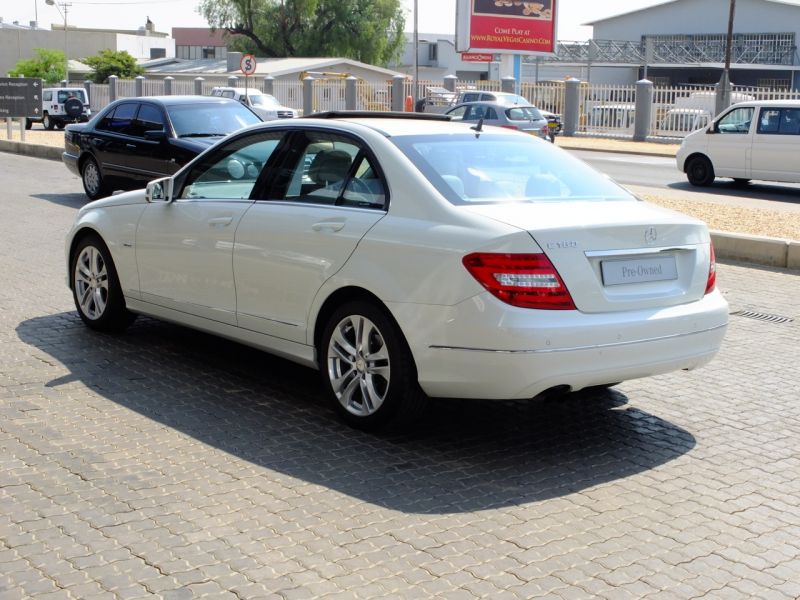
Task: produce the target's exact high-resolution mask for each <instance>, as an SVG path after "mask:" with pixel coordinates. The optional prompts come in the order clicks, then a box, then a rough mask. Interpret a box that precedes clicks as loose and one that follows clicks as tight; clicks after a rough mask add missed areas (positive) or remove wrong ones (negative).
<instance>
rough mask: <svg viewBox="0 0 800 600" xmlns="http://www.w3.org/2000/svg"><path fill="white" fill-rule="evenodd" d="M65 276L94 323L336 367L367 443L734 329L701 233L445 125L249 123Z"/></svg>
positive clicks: (100, 211)
mask: <svg viewBox="0 0 800 600" xmlns="http://www.w3.org/2000/svg"><path fill="white" fill-rule="evenodd" d="M66 262H67V264H68V280H69V286H70V287H71V289H72V292H73V295H74V300H75V304H76V307H77V309H78V313H79V315H80V318H81V319H82V320H83V321H84V323H85V324H86V325H87V326H89V327H91V328H94V329H98V330H120V329H122V328H124V327H126V326H127V325H128V324H129V323H130V322H131V320H132V318H133V316H134V315H136V314H145V315H150V316H153V317H156V318H161V319H165V320H169V321H172V322H177V323H180V324H183V325H186V326H189V327H193V328H196V329H200V330H202V331H206V332H210V333H213V334H217V335H221V336H223V337H226V338H229V339H233V340H237V341H240V342H242V343H244V344H248V345H251V346H255V347H257V348H261V349H264V350H267V351H269V352H272V353H274V354H277V355H279V356H282V357H285V358H288V359H290V360H293V361H296V362H298V363H301V364H304V365H307V366H309V367H314V368H317V369H319V371H320V374H321V376H322V380H323V385H324V389H325V391H326V394H327V396H328V397H329V398H330V401H331V404H332V405H333V406H334V407H335V409H336V410H337V411H338V412H339V414H340V415H341V416H342V417H343V418H344V419H345V420H346V421H347V422H349V423H350V424H352V425H354V426H357V427H361V428H367V429H368V428H375V427H380V426H383V425H386V424H388V423H395V424H397V423H400V422H404V421H405V422H407V421H408V420H410V419H412V418H414V417H418V416H419V415H420V414H421V411H422V410H423V408H424V407H425V405H426V402H427V399H428V398H429V397H431V396H434V397H455V398H485V399H501V398H502V399H505V398H516V399H530V398H534V397H536V396H537V395H539V394H541V393H543V392H548V393H553V392H555V391H562V392H563V391H568V390H580V389H582V388H585V387H587V386H597V385H611V384H614V382H619V381H623V380H626V379H631V378H635V377H644V376H649V375H655V374H658V373H665V372H668V371H672V370H677V369H692V368H695V367H699V366H701V365H703V364H705V363H706V362H708V361H709V360H711V358H712V357H713V356H714V355H715V354H716V353H717V351H718V349H719V347H720V344H721V342H722V339H723V334H724V332H725V329H726V325H727V319H728V308H727V304H726V302H725V300H724V299H723V297H722V295H721V294H720V293H719V291H717V290H716V289H715V277H716V275H715V263H714V253H713V249H712V247H711V244H710V238H709V233H708V229H707V228H706V226H705V224H703V223H702V222H701V221H698V220H696V219H694V218H691V217H688V216H686V215H682V214H680V213H676V212H672V211H670V210H667V209H664V208H660V207H657V206H654V205H650V204H647V203H645V202H642V201H639V200H638V199H637V198H635V197H634V196H632V195H631V194H630V193H629V192H627V191H626V190H625V189H623V188H621V187H619V186H618V185H616V184H615V183H613V182H612V181H611V180H610V179H608V178H607V177H606V176H604V175H602V174H599V173H597V172H596V171H594V170H592V169H591V168H590V167H588V166H587V165H586V164H584V163H583V162H581V161H580V160H578V159H577V158H575V157H573V156H571V155H570V154H568V153H567V152H565V151H563V150H561V149H560V148H558V147H556V146H553V145H552V144H543V143H541V142H540V141H539V140H537V139H534V138H533V137H532V136H530V135H525V134H522V133H520V132H519V131H512V130H507V129H501V128H486V129H483V130H482V131H476V130H475V128H474V126H473V125H472V124H467V123H454V122H451V121H449V120H448V119H444V118H443V117H441V116H439V115H424V114H423V115H416V114H412V113H406V114H404V115H402V116H397V115H396V113H385V114H383V115H381V114H379V113H378V114H375V113H371V114H370V113H328V114H322V115H317V118H302V119H292V120H291V121H288V120H284V121H272V122H270V123H265V124H263V125H259V126H256V127H251V128H248V129H246V130H243V131H241V132H239V133H236V134H233V135H231V136H229V137H228V138H226V139H225V140H223V141H221V142H220V143H219V144H217V145H216V146H214V147H213V148H211V149H209V150H208V151H207V152H205V153H204V154H202V155H201V156H198V157H197V158H196V159H194V160H193V161H192V162H190V163H189V164H187V165H186V166H185V167H183V168H182V169H181V170H180V171H179V172H178V173H176V174H175V175H174V176H172V177H166V178H162V179H160V180H157V181H153V182H151V183H149V184H148V185H147V188H146V189H145V190H138V191H133V192H128V193H123V194H118V195H115V196H112V197H110V198H106V199H104V200H100V201H97V202H93V203H90V204H88V205H86V206H84V207H83V208H82V209H81V210H79V211H78V214H77V216H76V219H75V222H74V224H73V226H72V228H71V230H70V232H69V234H68V236H67V239H66Z"/></svg>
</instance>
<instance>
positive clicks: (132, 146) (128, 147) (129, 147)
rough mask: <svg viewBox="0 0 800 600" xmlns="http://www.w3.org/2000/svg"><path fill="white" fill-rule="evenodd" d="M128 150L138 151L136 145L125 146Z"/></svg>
mask: <svg viewBox="0 0 800 600" xmlns="http://www.w3.org/2000/svg"><path fill="white" fill-rule="evenodd" d="M125 147H126V148H127V149H128V150H136V144H125Z"/></svg>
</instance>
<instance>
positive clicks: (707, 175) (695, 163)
mask: <svg viewBox="0 0 800 600" xmlns="http://www.w3.org/2000/svg"><path fill="white" fill-rule="evenodd" d="M686 178H687V179H688V180H689V183H691V184H692V185H694V186H697V187H705V186H707V185H711V184H712V183H713V181H714V166H713V165H712V164H711V161H710V160H708V159H707V158H706V157H705V156H695V157H693V158H691V159H689V162H688V163H687V165H686Z"/></svg>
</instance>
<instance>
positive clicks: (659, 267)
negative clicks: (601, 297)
mask: <svg viewBox="0 0 800 600" xmlns="http://www.w3.org/2000/svg"><path fill="white" fill-rule="evenodd" d="M600 269H601V270H602V273H603V285H622V284H625V283H644V282H648V281H668V280H670V279H677V278H678V268H677V267H676V266H675V257H674V256H659V257H656V258H636V259H625V260H604V261H602V262H601V263H600Z"/></svg>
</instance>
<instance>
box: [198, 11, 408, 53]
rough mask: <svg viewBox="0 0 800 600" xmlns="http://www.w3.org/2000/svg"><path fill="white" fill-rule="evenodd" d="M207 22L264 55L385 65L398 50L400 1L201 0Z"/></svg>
mask: <svg viewBox="0 0 800 600" xmlns="http://www.w3.org/2000/svg"><path fill="white" fill-rule="evenodd" d="M200 9H201V12H202V14H203V16H204V17H205V18H206V20H207V21H208V22H209V24H210V25H211V26H212V27H214V28H217V29H222V30H224V31H226V32H227V33H228V34H230V35H232V36H236V38H235V40H234V41H233V42H232V45H233V46H234V47H235V48H236V49H239V50H244V51H247V52H253V53H255V54H257V55H258V56H264V57H268V58H273V57H281V58H282V57H289V56H339V57H344V58H352V59H355V60H360V61H362V62H366V63H371V64H378V65H385V64H387V63H388V62H390V61H391V60H392V59H394V58H396V57H397V56H398V55H399V54H400V52H401V51H402V48H403V44H404V41H405V38H404V35H403V29H404V26H405V17H404V16H403V9H402V6H401V3H400V0H203V1H202V3H201V5H200Z"/></svg>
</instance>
